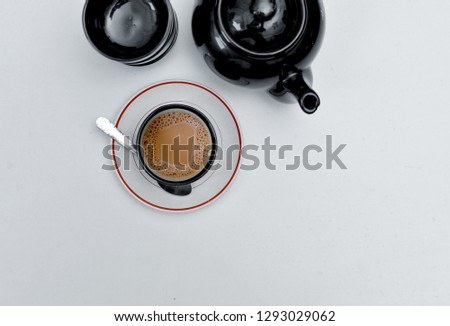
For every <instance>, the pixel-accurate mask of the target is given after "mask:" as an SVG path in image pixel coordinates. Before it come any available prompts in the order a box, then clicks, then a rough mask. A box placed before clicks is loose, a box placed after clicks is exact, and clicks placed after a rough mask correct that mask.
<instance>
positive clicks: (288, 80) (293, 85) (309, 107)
mask: <svg viewBox="0 0 450 326" xmlns="http://www.w3.org/2000/svg"><path fill="white" fill-rule="evenodd" d="M270 93H271V94H272V95H273V96H283V95H285V94H286V93H292V94H293V95H294V96H295V97H296V98H297V101H298V103H299V104H300V107H301V108H302V110H303V111H304V112H305V113H307V114H313V113H315V112H316V111H317V109H318V108H319V106H320V98H319V95H317V93H316V92H315V91H314V90H313V89H312V88H311V87H310V86H309V85H308V83H307V81H306V79H305V72H304V71H301V70H298V69H294V70H293V69H290V70H284V71H283V72H282V74H281V76H280V80H279V82H278V83H277V84H276V85H275V86H274V87H273V88H272V89H271V90H270Z"/></svg>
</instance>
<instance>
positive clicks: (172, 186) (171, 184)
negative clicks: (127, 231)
mask: <svg viewBox="0 0 450 326" xmlns="http://www.w3.org/2000/svg"><path fill="white" fill-rule="evenodd" d="M169 111H186V112H188V113H189V114H192V115H193V116H195V117H196V118H198V119H199V120H200V121H202V122H203V123H204V124H205V126H206V127H207V129H208V132H209V135H210V136H211V148H210V149H209V158H208V161H207V163H206V165H205V166H204V167H203V169H202V170H201V171H199V172H197V173H196V174H195V175H194V176H193V177H191V178H188V179H184V180H173V179H169V178H164V177H162V176H161V174H158V173H157V171H155V170H154V169H152V168H151V167H150V166H149V164H147V161H146V159H145V155H144V146H143V145H142V138H143V136H144V134H145V131H146V129H147V127H148V126H149V124H151V123H152V122H153V120H154V118H155V117H157V116H158V115H160V114H162V113H165V112H169ZM136 144H137V147H138V151H137V152H138V159H139V164H140V169H141V170H143V171H144V172H145V173H146V174H147V175H149V176H150V177H151V178H152V179H154V180H156V181H157V182H158V184H159V185H160V187H161V188H162V189H164V190H165V191H167V192H169V193H171V194H173V195H177V196H187V195H190V194H191V193H192V184H194V183H195V182H197V181H199V180H200V179H202V178H203V177H204V176H205V175H206V174H207V173H208V172H209V171H210V170H211V167H212V166H213V164H214V162H215V159H216V155H217V136H216V132H215V130H214V127H213V125H212V123H211V122H210V121H209V119H208V118H207V117H206V116H205V115H204V114H203V113H202V112H200V111H199V110H197V109H195V108H193V107H192V106H190V105H187V104H184V103H170V104H165V105H163V106H161V107H159V108H157V109H156V110H154V111H153V112H152V113H151V114H149V115H148V116H147V117H145V118H144V119H143V122H142V123H141V124H140V125H139V126H138V131H137V137H136Z"/></svg>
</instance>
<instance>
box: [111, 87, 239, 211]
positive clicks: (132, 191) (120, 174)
mask: <svg viewBox="0 0 450 326" xmlns="http://www.w3.org/2000/svg"><path fill="white" fill-rule="evenodd" d="M171 84H182V85H189V86H194V87H197V88H200V89H202V90H204V91H207V92H208V93H210V94H211V95H213V96H214V97H215V98H217V99H218V100H219V101H220V102H221V103H222V104H223V105H224V106H225V107H226V108H227V110H228V112H229V113H230V115H231V117H232V118H233V121H234V123H235V125H236V128H237V131H238V136H239V156H238V162H237V164H236V168H235V169H234V171H233V174H232V176H231V178H230V180H228V182H227V184H226V185H225V187H223V188H222V190H220V191H219V192H218V193H217V194H216V195H215V196H213V197H211V198H210V199H209V200H207V201H205V202H203V203H201V204H199V205H196V206H192V207H187V208H168V207H163V206H159V205H156V204H153V203H151V202H149V201H147V200H145V199H144V198H142V197H141V196H139V195H138V194H137V193H136V192H135V191H134V190H133V189H132V188H131V186H130V185H129V184H128V183H127V182H126V181H125V178H124V177H123V175H122V173H121V172H120V169H119V165H118V163H117V160H116V151H115V149H114V145H115V141H114V140H113V141H112V145H113V146H112V154H113V159H114V165H115V167H116V171H117V174H118V175H119V178H120V180H121V181H122V183H123V184H124V185H125V187H126V188H127V189H128V191H130V192H131V194H133V196H135V197H136V198H137V199H139V200H140V201H141V202H143V203H144V204H147V205H149V206H152V207H153V208H156V209H160V210H163V211H169V212H187V211H191V210H194V209H197V208H201V207H203V206H206V205H208V204H209V203H211V202H213V201H214V200H216V199H217V198H218V197H220V195H222V194H223V193H224V192H225V190H227V189H228V187H229V186H230V185H231V183H232V182H233V180H234V178H235V177H236V174H237V172H238V170H239V167H240V164H241V156H242V134H241V129H240V128H239V124H238V122H237V119H236V116H235V115H234V113H233V111H232V110H231V108H230V107H229V106H228V104H227V103H226V102H225V101H224V100H223V99H222V98H221V97H220V96H219V95H217V94H216V93H215V92H213V91H212V90H210V89H209V88H207V87H205V86H202V85H199V84H196V83H194V82H187V81H178V80H175V81H167V82H162V83H158V84H155V85H152V86H149V87H147V88H145V89H144V90H142V91H141V92H139V93H138V94H137V95H135V96H134V97H133V98H132V99H131V100H130V101H129V102H128V103H127V105H126V106H125V108H124V109H123V110H122V112H121V113H120V115H119V118H118V119H117V122H116V127H119V124H120V121H121V120H122V117H123V115H124V114H125V112H126V111H127V110H128V109H129V107H130V106H131V104H132V103H133V102H134V101H135V100H136V99H138V98H139V97H140V96H142V95H143V94H145V93H146V92H148V91H150V90H152V89H154V88H157V87H161V86H165V85H171Z"/></svg>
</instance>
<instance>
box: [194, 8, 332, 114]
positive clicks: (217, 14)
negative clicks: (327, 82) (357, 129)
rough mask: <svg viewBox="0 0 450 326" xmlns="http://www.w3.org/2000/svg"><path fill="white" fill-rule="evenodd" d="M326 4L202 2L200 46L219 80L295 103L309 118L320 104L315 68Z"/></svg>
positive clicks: (197, 21)
mask: <svg viewBox="0 0 450 326" xmlns="http://www.w3.org/2000/svg"><path fill="white" fill-rule="evenodd" d="M324 23H325V15H324V9H323V4H322V0H197V4H196V8H195V10H194V17H193V21H192V30H193V36H194V40H195V43H196V45H197V46H198V47H199V48H200V50H201V51H202V53H203V55H204V59H205V61H206V63H207V64H208V66H209V67H210V68H211V69H212V70H213V71H215V72H216V73H217V74H218V75H219V76H221V77H223V78H225V79H226V80H229V81H231V82H233V83H236V84H240V85H252V86H256V87H260V86H265V87H266V88H268V91H269V92H270V94H272V95H273V96H275V97H277V98H279V99H289V97H291V98H293V97H292V95H290V96H285V95H288V94H293V95H294V96H295V98H296V99H297V101H298V102H299V104H300V106H301V108H302V109H303V110H304V111H305V112H306V113H308V114H312V113H314V112H316V110H317V109H318V107H319V105H320V98H319V96H318V95H317V94H316V92H314V90H312V89H311V84H312V73H311V69H310V66H311V63H312V61H313V59H314V58H315V56H316V55H317V53H318V51H319V48H320V45H321V43H322V40H323V35H324Z"/></svg>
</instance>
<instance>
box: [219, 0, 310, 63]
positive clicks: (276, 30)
mask: <svg viewBox="0 0 450 326" xmlns="http://www.w3.org/2000/svg"><path fill="white" fill-rule="evenodd" d="M217 10H218V12H217V15H218V20H219V24H220V29H221V30H222V32H224V35H223V36H224V37H225V38H226V40H227V41H228V42H229V43H231V44H232V45H234V46H236V47H238V48H240V49H241V50H243V51H245V52H247V53H250V54H252V55H256V56H265V55H274V54H277V53H280V52H283V51H285V50H287V49H288V48H290V47H291V46H292V45H293V44H295V43H296V41H297V40H298V39H299V38H300V36H301V33H302V31H303V26H304V23H305V18H306V15H305V4H304V1H298V0H220V1H219V5H218V6H217Z"/></svg>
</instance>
